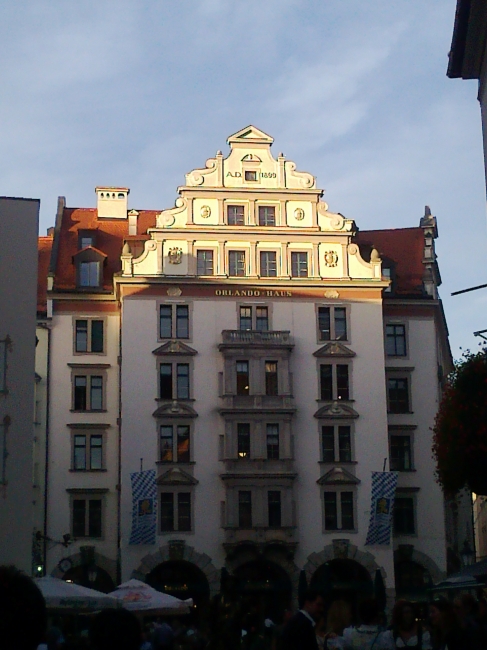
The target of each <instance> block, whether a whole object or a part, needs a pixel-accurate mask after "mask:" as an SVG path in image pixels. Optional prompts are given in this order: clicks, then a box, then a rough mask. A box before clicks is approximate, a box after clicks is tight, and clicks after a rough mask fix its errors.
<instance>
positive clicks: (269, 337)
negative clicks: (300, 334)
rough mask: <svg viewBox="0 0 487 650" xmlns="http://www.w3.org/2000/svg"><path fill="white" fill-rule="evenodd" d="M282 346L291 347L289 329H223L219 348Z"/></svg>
mask: <svg viewBox="0 0 487 650" xmlns="http://www.w3.org/2000/svg"><path fill="white" fill-rule="evenodd" d="M242 345H245V346H254V347H266V348H268V347H271V348H272V347H284V348H288V349H292V348H293V347H294V343H293V339H292V336H291V333H290V332H289V331H278V330H267V331H262V330H223V331H222V343H221V344H220V345H219V349H220V350H224V349H226V348H228V347H234V346H238V347H240V346H242Z"/></svg>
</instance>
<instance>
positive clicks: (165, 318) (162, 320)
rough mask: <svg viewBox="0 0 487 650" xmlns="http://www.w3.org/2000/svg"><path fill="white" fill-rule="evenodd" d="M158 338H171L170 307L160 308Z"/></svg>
mask: <svg viewBox="0 0 487 650" xmlns="http://www.w3.org/2000/svg"><path fill="white" fill-rule="evenodd" d="M159 336H160V338H161V339H170V338H171V337H172V305H161V306H160V311H159Z"/></svg>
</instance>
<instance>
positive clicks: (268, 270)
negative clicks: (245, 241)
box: [259, 251, 277, 278]
mask: <svg viewBox="0 0 487 650" xmlns="http://www.w3.org/2000/svg"><path fill="white" fill-rule="evenodd" d="M259 259H260V275H261V277H263V278H275V277H277V253H276V251H260V256H259Z"/></svg>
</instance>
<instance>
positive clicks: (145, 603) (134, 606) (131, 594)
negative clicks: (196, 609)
mask: <svg viewBox="0 0 487 650" xmlns="http://www.w3.org/2000/svg"><path fill="white" fill-rule="evenodd" d="M108 595H109V596H113V597H114V598H117V599H118V600H119V602H121V603H122V607H124V608H125V609H128V610H130V611H131V612H140V613H143V614H154V615H156V614H171V615H176V616H177V615H178V614H189V608H190V607H191V606H192V605H193V600H192V599H191V598H188V600H179V598H175V597H174V596H170V595H169V594H164V593H162V592H160V591H157V589H153V588H152V587H151V586H149V585H148V584H146V583H145V582H142V581H141V580H134V579H132V580H128V581H127V582H124V583H123V584H121V585H119V586H118V587H117V588H116V589H115V591H112V592H111V593H110V594H108Z"/></svg>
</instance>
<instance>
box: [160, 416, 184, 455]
mask: <svg viewBox="0 0 487 650" xmlns="http://www.w3.org/2000/svg"><path fill="white" fill-rule="evenodd" d="M159 435H160V461H161V462H163V463H189V462H190V460H191V454H190V451H191V449H190V444H191V427H190V425H189V424H161V425H160V427H159Z"/></svg>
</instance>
